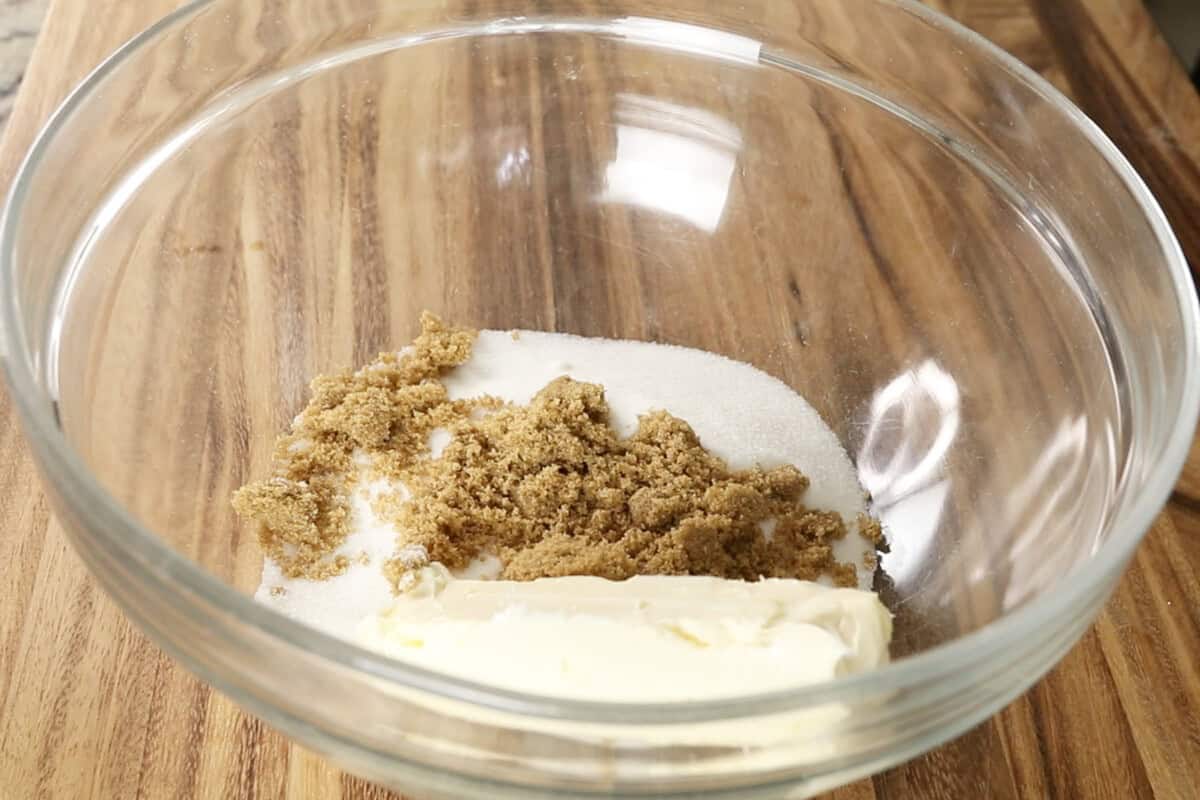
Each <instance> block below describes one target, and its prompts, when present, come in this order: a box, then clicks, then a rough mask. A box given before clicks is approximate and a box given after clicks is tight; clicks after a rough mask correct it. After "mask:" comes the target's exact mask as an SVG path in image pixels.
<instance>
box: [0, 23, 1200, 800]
mask: <svg viewBox="0 0 1200 800" xmlns="http://www.w3.org/2000/svg"><path fill="white" fill-rule="evenodd" d="M532 8H536V11H531V9H532ZM0 237H2V238H0V259H2V280H3V291H2V303H3V336H4V350H5V359H4V361H5V366H6V369H7V373H8V379H9V382H10V386H11V390H12V395H13V397H14V398H15V400H16V402H17V404H18V405H19V408H20V413H21V416H22V419H23V421H24V425H25V428H26V431H27V434H28V437H29V440H30V442H31V444H32V447H33V451H34V453H35V455H36V458H37V460H38V463H39V464H40V467H41V469H42V471H43V474H44V476H45V478H46V486H47V492H48V493H49V495H50V496H51V498H52V501H53V504H54V507H55V509H56V511H57V514H58V516H59V518H60V520H61V521H62V523H63V525H64V527H65V528H66V530H67V531H68V533H69V535H70V537H71V540H72V542H73V543H74V546H75V547H76V548H77V550H78V551H79V554H80V555H81V557H82V558H83V559H84V560H85V561H86V562H87V564H88V565H89V567H90V568H91V570H92V571H93V573H94V574H95V576H96V578H97V580H98V581H99V582H100V583H101V584H102V585H103V586H104V588H105V589H106V590H107V591H108V592H109V593H110V594H111V595H112V597H113V598H114V599H115V600H116V601H117V602H118V603H119V604H120V605H121V606H122V607H123V608H124V610H125V611H126V613H127V614H128V615H129V617H130V618H131V619H132V620H133V621H134V622H135V623H136V624H138V625H139V626H141V628H142V629H143V630H144V631H145V632H146V633H147V634H148V635H149V636H150V637H151V638H153V639H154V641H156V642H157V643H158V644H159V645H161V646H162V647H163V649H164V650H166V651H167V652H168V653H170V654H171V655H172V656H174V657H175V658H177V659H179V660H180V661H181V662H183V663H184V664H185V665H187V666H188V667H189V668H190V669H192V670H193V671H194V672H195V673H196V674H197V675H199V676H200V677H202V678H203V679H204V680H206V681H208V682H210V683H211V684H212V685H214V686H215V687H217V688H218V689H220V690H221V691H223V692H225V693H226V694H228V695H229V696H231V697H232V698H234V699H235V700H236V701H237V702H238V703H240V704H241V705H242V706H243V707H244V708H246V709H247V710H248V711H250V712H251V713H253V714H255V715H257V716H259V717H261V718H262V719H264V720H266V721H267V722H268V723H270V724H271V725H274V726H276V727H278V728H279V729H280V730H282V731H284V732H286V733H287V734H288V735H290V736H292V737H294V738H295V739H297V740H299V741H301V742H303V743H304V744H305V745H307V746H309V747H311V748H313V749H315V750H317V751H319V752H322V753H324V754H326V755H328V756H329V757H331V758H333V759H335V760H336V761H337V762H339V763H340V764H342V765H344V766H345V767H346V768H347V769H349V770H351V771H353V772H356V773H359V774H361V775H363V776H365V777H367V778H370V779H374V780H376V781H379V782H381V783H384V784H387V785H389V786H393V787H396V788H399V789H402V790H407V791H411V792H415V793H418V794H421V795H422V796H447V797H462V796H480V797H503V796H510V795H513V796H515V795H520V796H530V795H537V794H554V795H556V796H563V795H577V796H586V795H589V794H597V793H602V794H619V795H627V796H636V795H648V794H656V793H658V794H661V793H687V794H688V795H689V796H720V795H728V796H736V797H754V796H760V795H764V796H780V795H786V796H803V795H805V794H810V793H813V792H817V791H820V790H822V789H825V788H828V787H830V786H833V785H835V784H838V783H841V782H844V781H848V780H850V779H853V778H856V777H859V776H862V775H864V774H867V773H869V772H871V771H874V770H878V769H881V768H884V767H887V766H889V765H892V764H895V763H897V762H899V761H901V760H903V759H906V758H909V757H911V756H913V755H915V754H917V753H919V752H921V751H923V750H926V749H928V748H930V747H932V746H934V745H936V744H938V743H940V742H943V741H945V740H947V739H949V738H950V737H953V736H955V735H956V734H959V733H961V732H963V731H965V730H966V729H968V728H970V727H971V726H973V725H975V724H976V723H978V722H980V721H981V720H983V719H985V718H986V717H987V716H989V715H990V714H992V713H994V712H995V711H996V710H997V709H999V708H1000V707H1002V706H1003V705H1004V704H1005V703H1007V702H1009V701H1010V700H1011V699H1013V698H1014V697H1015V696H1017V695H1018V694H1019V693H1020V692H1022V691H1023V690H1025V689H1026V688H1027V687H1028V686H1029V685H1030V684H1032V683H1033V682H1034V681H1035V680H1037V679H1038V677H1039V676H1041V675H1042V674H1043V673H1044V672H1045V671H1046V670H1047V669H1049V668H1050V666H1051V665H1052V664H1054V663H1055V661H1057V660H1058V659H1059V658H1060V657H1061V656H1062V655H1063V653H1064V652H1065V651H1066V650H1067V649H1068V648H1069V647H1070V646H1071V645H1072V643H1073V642H1074V641H1075V640H1076V639H1077V637H1079V636H1080V634H1081V633H1082V632H1083V631H1084V630H1085V628H1086V627H1087V626H1088V625H1089V623H1090V622H1091V620H1092V619H1093V617H1094V615H1095V614H1096V613H1097V611H1098V609H1099V608H1100V607H1101V605H1102V604H1103V602H1104V600H1105V598H1106V597H1107V595H1108V594H1109V592H1110V590H1111V589H1112V587H1113V585H1114V583H1115V582H1116V580H1117V578H1118V576H1119V575H1120V573H1121V571H1122V568H1123V567H1124V566H1125V564H1126V562H1127V561H1128V559H1129V557H1130V555H1131V554H1132V552H1133V550H1134V548H1135V547H1136V546H1137V543H1138V541H1139V539H1140V538H1141V536H1142V535H1143V533H1144V531H1145V530H1146V528H1147V526H1148V525H1149V524H1150V522H1151V520H1152V519H1153V517H1154V515H1155V513H1156V512H1157V511H1158V509H1159V508H1160V506H1161V505H1162V503H1163V502H1164V500H1165V499H1166V497H1167V495H1168V492H1169V490H1170V488H1171V485H1172V483H1173V481H1174V479H1175V477H1176V475H1177V473H1178V471H1179V469H1180V466H1181V464H1182V461H1183V459H1184V455H1185V451H1186V448H1187V445H1188V443H1189V441H1190V439H1191V435H1192V431H1193V428H1194V425H1195V420H1196V415H1197V405H1198V395H1200V381H1198V380H1197V379H1196V367H1197V327H1198V326H1197V316H1198V315H1197V306H1196V300H1195V296H1194V294H1193V289H1192V285H1191V282H1190V279H1189V277H1188V275H1187V273H1186V270H1185V266H1184V261H1183V258H1182V256H1181V254H1180V251H1179V249H1178V247H1177V245H1176V243H1175V241H1174V239H1173V238H1172V235H1171V233H1170V231H1169V229H1168V227H1167V224H1166V222H1165V221H1164V218H1163V215H1162V213H1161V212H1160V210H1159V209H1158V207H1157V206H1156V205H1155V202H1154V200H1153V199H1152V198H1151V197H1150V195H1149V194H1148V192H1147V190H1146V187H1145V186H1144V185H1143V183H1142V182H1141V181H1140V180H1139V179H1138V177H1137V175H1135V174H1134V172H1133V171H1132V169H1131V168H1130V166H1129V164H1128V163H1127V162H1126V161H1125V160H1124V159H1123V158H1122V157H1121V155H1120V154H1119V153H1118V152H1117V151H1116V149H1115V148H1114V147H1113V145H1112V143H1111V142H1109V141H1108V140H1107V139H1106V138H1105V137H1104V136H1103V135H1102V134H1101V133H1100V131H1099V130H1098V129H1097V128H1096V127H1095V126H1094V125H1093V124H1092V123H1090V122H1089V121H1088V120H1087V119H1086V118H1085V117H1084V116H1083V115H1082V114H1081V113H1080V112H1079V111H1078V110H1077V109H1076V108H1074V107H1073V106H1072V105H1071V104H1070V103H1069V102H1067V101H1066V100H1065V99H1064V98H1063V97H1062V96H1061V95H1059V94H1058V93H1057V92H1055V91H1054V90H1053V89H1052V88H1051V87H1049V86H1048V85H1047V84H1046V83H1045V82H1043V81H1042V80H1040V79H1039V78H1038V77H1037V76H1035V75H1034V74H1032V73H1031V72H1030V71H1029V70H1028V69H1026V68H1025V67H1023V66H1021V65H1020V64H1018V63H1017V62H1016V61H1015V60H1013V59H1012V58H1010V57H1008V56H1006V55H1005V54H1003V53H1001V52H999V51H998V50H997V49H996V48H994V47H993V46H991V45H989V44H988V43H987V42H985V41H983V40H982V39H981V38H979V37H978V36H975V35H974V34H972V33H970V32H968V31H966V30H964V29H963V28H961V27H959V26H957V25H955V24H954V23H952V22H950V21H948V20H947V19H945V18H944V17H941V16H939V15H937V14H935V13H932V12H930V11H929V10H927V9H925V8H923V7H922V6H920V5H917V4H915V3H912V2H906V1H903V0H901V1H892V2H885V1H883V0H813V1H812V2H805V3H758V4H752V5H744V4H725V3H715V2H701V1H700V0H661V1H659V0H618V1H610V0H600V2H596V3H588V4H576V3H571V2H565V1H564V0H544V1H543V2H541V3H537V4H534V5H533V6H531V5H530V4H529V3H527V2H515V0H495V1H493V0H487V1H486V2H483V3H476V2H471V3H466V2H460V1H459V0H448V2H441V1H439V2H423V1H420V0H417V1H415V2H405V3H376V2H371V1H370V0H312V1H311V2H307V3H304V4H279V3H265V2H246V0H236V2H235V1H234V0H203V1H202V2H193V3H191V4H190V5H187V6H186V7H184V8H182V9H180V10H179V11H178V12H176V13H175V14H173V15H172V16H170V17H169V18H167V19H164V20H163V21H162V22H160V23H158V24H157V25H155V26H154V27H152V28H151V29H149V30H147V31H146V32H145V33H143V34H142V35H140V36H139V37H137V38H136V39H134V40H133V41H132V42H130V43H129V44H128V45H126V46H125V47H123V48H122V49H121V50H120V51H119V52H117V53H116V54H115V55H114V56H112V57H111V58H110V59H109V60H108V61H106V62H105V63H104V64H103V65H102V66H101V67H99V68H98V69H97V70H96V71H95V72H94V73H93V74H92V75H91V76H90V77H89V78H88V79H87V80H86V81H85V82H84V84H83V85H82V86H81V87H80V88H79V89H78V91H76V92H75V93H74V94H73V95H72V96H71V98H70V99H69V100H68V101H67V102H66V103H65V104H64V105H63V107H62V108H61V109H60V110H59V111H58V113H57V114H55V116H54V117H53V119H52V121H51V122H50V123H49V125H48V126H47V128H46V130H45V132H44V133H43V134H42V136H41V137H40V139H39V140H38V142H37V144H36V145H35V146H34V148H33V150H32V152H31V153H30V155H29V158H28V160H27V161H26V163H25V165H24V166H23V168H22V169H21V172H20V174H19V176H18V177H17V180H16V183H15V186H14V189H13V193H12V197H11V200H10V203H9V206H8V210H7V213H6V215H5V217H4V222H3V230H2V232H0ZM426 308H428V309H431V310H434V311H437V312H439V313H441V314H442V315H444V316H445V317H447V318H448V319H451V320H454V321H456V322H459V323H464V324H469V325H473V326H477V327H490V328H502V329H503V328H514V327H518V328H533V329H544V330H558V331H566V332H571V333H577V334H583V335H589V336H608V337H624V338H632V339H646V340H654V341H662V342H670V343H675V344H681V345H688V346H692V347H701V348H705V349H708V350H712V351H715V352H717V353H721V354H723V355H726V356H729V357H732V358H735V359H738V360H741V361H745V362H749V363H751V364H754V365H756V366H757V367H759V368H761V369H763V370H766V371H767V372H769V373H771V374H772V375H775V376H777V377H779V378H781V379H782V380H784V381H786V382H788V383H789V384H790V385H791V386H793V387H794V388H795V389H797V390H798V391H800V392H801V393H802V394H803V395H805V396H806V397H807V398H808V400H809V401H810V402H811V403H812V404H813V405H814V406H815V407H816V408H817V409H818V410H819V411H820V412H821V414H822V415H823V416H824V418H825V419H826V421H827V422H828V423H829V425H830V426H831V427H832V428H833V430H834V431H835V432H836V434H837V435H838V436H839V437H840V439H841V441H842V442H843V444H844V445H845V446H846V448H847V449H848V451H849V452H850V454H851V455H852V457H853V459H854V461H855V462H856V464H857V467H858V470H859V475H860V477H861V480H862V483H863V485H864V487H865V488H866V489H867V490H869V492H870V493H871V495H872V498H873V507H874V510H875V512H876V513H877V514H878V515H879V516H880V517H881V518H882V520H883V522H884V524H885V526H886V529H887V533H888V537H889V541H890V546H891V551H890V553H888V554H887V555H886V557H885V558H884V559H883V574H882V575H881V576H880V577H879V578H878V580H877V588H878V589H879V591H880V592H881V594H882V596H883V598H884V599H885V601H886V602H887V604H888V605H889V607H890V608H891V609H892V610H893V612H894V613H895V617H896V621H895V628H896V639H895V642H894V648H893V652H894V655H895V661H894V663H893V664H891V665H889V666H887V667H886V668H884V669H881V670H878V671H875V672H872V673H868V674H862V675H858V676H853V677H849V678H844V679H840V680H838V681H835V682H832V683H828V684H824V685H819V686H809V687H804V688H799V689H796V690H795V691H788V692H782V693H775V694H771V695H762V694H756V693H754V687H753V676H748V680H747V687H746V690H747V695H746V696H745V697H739V698H736V699H731V700H722V701H715V702H703V703H688V704H663V705H630V704H600V703H585V702H570V701H563V700H555V699H551V698H547V697H539V696H532V695H523V694H516V693H513V692H507V691H499V690H496V689H492V688H489V687H487V686H483V685H476V684H471V683H467V682H464V681H461V680H456V679H454V678H451V677H447V676H444V675H439V674H435V673H431V672H427V671H423V670H420V669H416V668H413V667H410V666H406V665H405V664H403V663H400V662H397V661H391V660H388V659H386V658H383V657H380V656H377V655H374V654H372V653H370V652H367V651H365V650H363V649H360V648H358V647H355V646H354V645H352V644H349V643H347V642H345V641H341V640H338V639H335V638H331V637H329V636H326V635H323V634H321V633H319V632H317V631H315V630H312V629H310V628H307V627H305V626H303V625H300V624H298V623H295V622H291V621H289V620H287V619H284V618H282V617H280V616H278V615H277V614H275V613H273V612H272V611H270V610H268V609H266V608H264V607H261V606H258V605H256V604H255V603H254V602H253V601H252V599H251V598H250V596H249V593H250V592H251V591H252V590H253V589H254V588H255V586H256V584H257V581H258V576H259V569H260V564H261V561H260V559H261V556H260V553H259V551H258V547H257V545H256V543H255V541H254V536H253V535H252V532H251V531H250V530H248V529H246V528H244V527H242V526H241V525H239V523H238V522H237V520H236V519H235V518H234V515H233V513H232V511H231V509H230V505H229V496H230V492H231V491H232V490H233V489H234V488H235V487H237V486H238V485H240V484H241V483H243V482H244V481H246V480H247V479H249V478H251V477H253V476H261V475H263V474H265V472H266V470H267V466H268V463H269V458H270V451H271V445H272V440H273V438H274V436H275V434H276V433H277V432H279V431H280V430H282V429H283V428H284V427H285V426H286V424H287V423H288V421H289V419H290V418H291V417H292V415H293V414H295V413H296V412H297V411H298V410H299V409H300V408H301V407H302V406H303V405H304V403H305V400H306V384H307V382H308V380H309V379H310V378H311V377H313V376H315V375H317V374H320V373H324V372H328V371H331V370H334V369H337V368H340V367H344V366H350V365H354V364H359V363H362V362H364V361H366V360H368V359H369V358H370V357H372V356H373V355H374V354H375V353H376V352H377V351H380V350H385V349H393V348H396V347H398V346H400V345H402V344H404V343H406V342H407V341H409V340H410V339H411V337H412V336H413V334H414V333H415V332H416V320H417V316H418V314H419V313H420V311H421V310H422V309H426ZM514 646H519V645H514ZM504 657H505V654H504V653H497V654H496V658H498V659H499V658H504Z"/></svg>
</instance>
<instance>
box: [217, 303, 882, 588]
mask: <svg viewBox="0 0 1200 800" xmlns="http://www.w3.org/2000/svg"><path fill="white" fill-rule="evenodd" d="M473 341H474V332H471V331H467V330H463V329H458V328H451V327H448V326H446V325H444V324H443V323H442V322H441V321H440V320H438V319H437V318H435V317H433V316H432V315H428V314H427V315H424V316H423V317H422V333H421V336H420V337H418V339H417V340H416V341H415V342H414V345H413V348H412V349H411V352H409V353H407V354H406V355H403V356H400V357H396V356H395V355H390V354H389V355H382V356H380V357H379V359H377V360H376V361H375V362H374V363H373V364H371V365H370V366H368V367H366V368H364V369H363V370H360V371H359V372H358V373H355V374H353V375H351V374H342V375H337V376H333V377H326V378H318V379H317V380H316V381H314V383H313V400H312V402H311V403H310V404H309V406H308V408H307V409H305V411H304V412H303V414H301V415H300V417H299V418H298V419H297V422H296V425H295V426H294V430H293V432H292V433H291V434H289V435H286V436H284V437H282V438H281V439H280V441H279V443H278V445H277V448H276V454H275V456H276V475H275V476H274V477H273V478H271V479H269V480H267V481H263V482H260V483H253V484H249V485H247V486H245V487H243V488H242V489H240V490H239V491H238V492H237V493H236V494H235V496H234V506H235V508H236V509H237V511H238V513H239V514H241V515H243V516H244V517H247V518H250V519H253V520H256V521H257V522H258V523H259V538H260V541H261V542H262V545H263V548H264V550H265V552H266V553H267V555H269V556H270V557H271V558H273V559H274V560H275V561H277V562H278V563H279V564H280V566H281V568H282V569H283V571H284V573H285V574H286V575H288V576H289V577H307V578H322V577H328V576H330V575H333V574H337V573H340V572H342V571H344V570H345V569H346V567H347V566H348V562H347V559H346V558H345V556H336V555H334V551H335V550H336V549H337V548H338V547H339V546H340V545H341V544H342V543H343V542H344V541H345V538H346V535H347V522H348V500H347V498H348V494H349V492H350V491H351V490H352V488H353V484H354V481H355V477H354V473H355V470H354V469H352V459H353V458H354V455H355V453H356V451H359V452H362V453H364V454H366V455H367V456H368V457H369V458H370V459H371V464H372V466H371V468H370V469H371V472H372V473H374V474H377V475H382V476H385V477H387V478H389V479H392V480H394V481H398V482H400V483H402V484H403V486H404V487H405V488H406V489H407V490H408V492H407V493H404V492H402V491H399V490H397V491H396V492H394V493H391V494H384V495H383V496H381V497H380V498H377V499H376V500H375V510H376V512H377V513H379V514H380V515H381V516H382V517H384V518H387V519H390V520H391V521H393V522H394V523H395V527H396V529H397V530H398V531H399V535H398V542H397V551H399V550H401V549H403V550H404V551H405V552H406V553H412V552H414V549H416V548H419V549H416V552H422V553H423V554H424V555H425V556H427V558H428V560H430V561H439V562H441V563H443V564H445V565H446V566H447V567H449V568H451V569H455V568H461V567H465V566H466V565H467V564H468V563H470V562H471V561H472V560H474V559H476V558H478V557H480V556H484V555H490V556H495V557H497V558H499V560H500V563H501V565H502V569H501V575H500V577H502V578H507V579H512V580H532V579H534V578H540V577H549V576H560V575H596V576H600V577H605V578H611V579H623V578H628V577H631V576H633V575H713V576H717V577H724V578H740V579H745V580H755V579H758V578H760V577H779V578H802V579H815V578H817V577H820V576H823V575H828V576H830V577H831V578H832V579H833V581H834V583H836V584H837V585H839V586H854V585H856V568H855V565H853V564H845V563H839V562H837V561H836V560H835V559H834V557H833V551H832V542H833V541H834V540H837V539H840V538H842V537H844V536H845V535H846V533H847V527H846V523H845V521H844V520H843V519H842V518H841V517H840V516H839V515H838V514H836V513H833V512H828V511H819V510H813V509H809V508H807V507H805V505H804V503H803V495H804V492H805V490H806V489H807V487H808V479H807V478H805V477H804V476H803V475H802V474H800V472H799V471H798V470H796V469H795V468H794V467H790V466H785V467H778V468H775V469H770V470H761V469H751V470H730V469H729V468H728V467H727V466H726V464H725V463H724V462H723V461H722V460H721V459H719V458H717V457H716V456H714V455H713V454H711V453H709V452H708V451H707V450H705V449H704V447H703V445H702V444H701V442H700V441H699V440H698V438H697V437H696V435H695V433H694V432H693V431H692V429H691V428H690V427H689V426H688V424H687V423H686V422H685V421H683V420H681V419H678V418H677V417H673V416H671V415H670V414H668V413H666V412H662V411H658V412H653V413H650V414H647V415H645V416H643V417H642V418H641V419H640V421H639V425H638V429H637V431H636V432H635V433H634V434H633V435H632V436H630V437H629V438H627V439H620V438H619V437H618V436H617V434H616V432H615V431H614V430H613V428H612V427H611V426H610V425H609V423H608V415H609V408H608V405H607V403H606V402H605V399H604V390H603V388H602V387H600V386H597V385H594V384H588V383H580V382H577V381H573V380H571V379H569V378H565V377H563V378H558V379H556V380H554V381H552V382H551V383H549V384H548V385H547V386H546V387H545V388H543V389H542V390H541V391H540V392H539V393H538V394H537V395H536V396H535V397H534V399H533V400H532V401H531V402H530V403H529V405H527V406H517V405H505V404H502V403H500V402H498V401H496V400H495V399H493V398H487V397H483V398H477V399H474V400H470V401H450V400H449V398H448V397H447V394H446V390H445V387H444V386H443V385H442V384H441V382H440V380H439V377H440V375H441V374H442V373H443V372H444V371H445V370H448V369H451V368H453V367H454V366H457V365H458V364H461V363H463V362H464V361H465V360H466V359H467V358H468V357H469V356H470V350H471V345H472V343H473ZM435 428H445V429H447V430H448V431H449V432H450V434H451V439H450V441H449V443H448V444H447V445H446V447H445V448H444V450H443V451H442V453H441V454H440V455H439V456H438V457H437V458H433V457H432V456H431V453H430V451H429V448H428V444H427V442H428V437H429V433H430V432H431V431H432V430H434V429H435ZM409 494H411V496H408V495H409ZM859 528H860V532H861V533H862V534H863V535H864V536H867V537H868V538H870V539H872V540H874V541H878V540H879V537H880V531H879V526H878V523H877V522H875V521H873V520H869V519H867V518H862V519H860V520H859ZM765 531H770V533H769V534H768V533H766V532H765ZM413 566H414V563H413V561H412V559H410V558H407V557H406V558H395V559H393V560H391V561H389V562H388V563H387V565H386V566H385V572H386V573H387V574H388V576H389V577H390V578H391V579H392V580H393V581H394V582H395V581H399V580H400V579H401V578H402V577H403V576H404V575H405V574H406V573H407V572H408V571H409V570H410V569H411V568H412V567H413Z"/></svg>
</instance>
